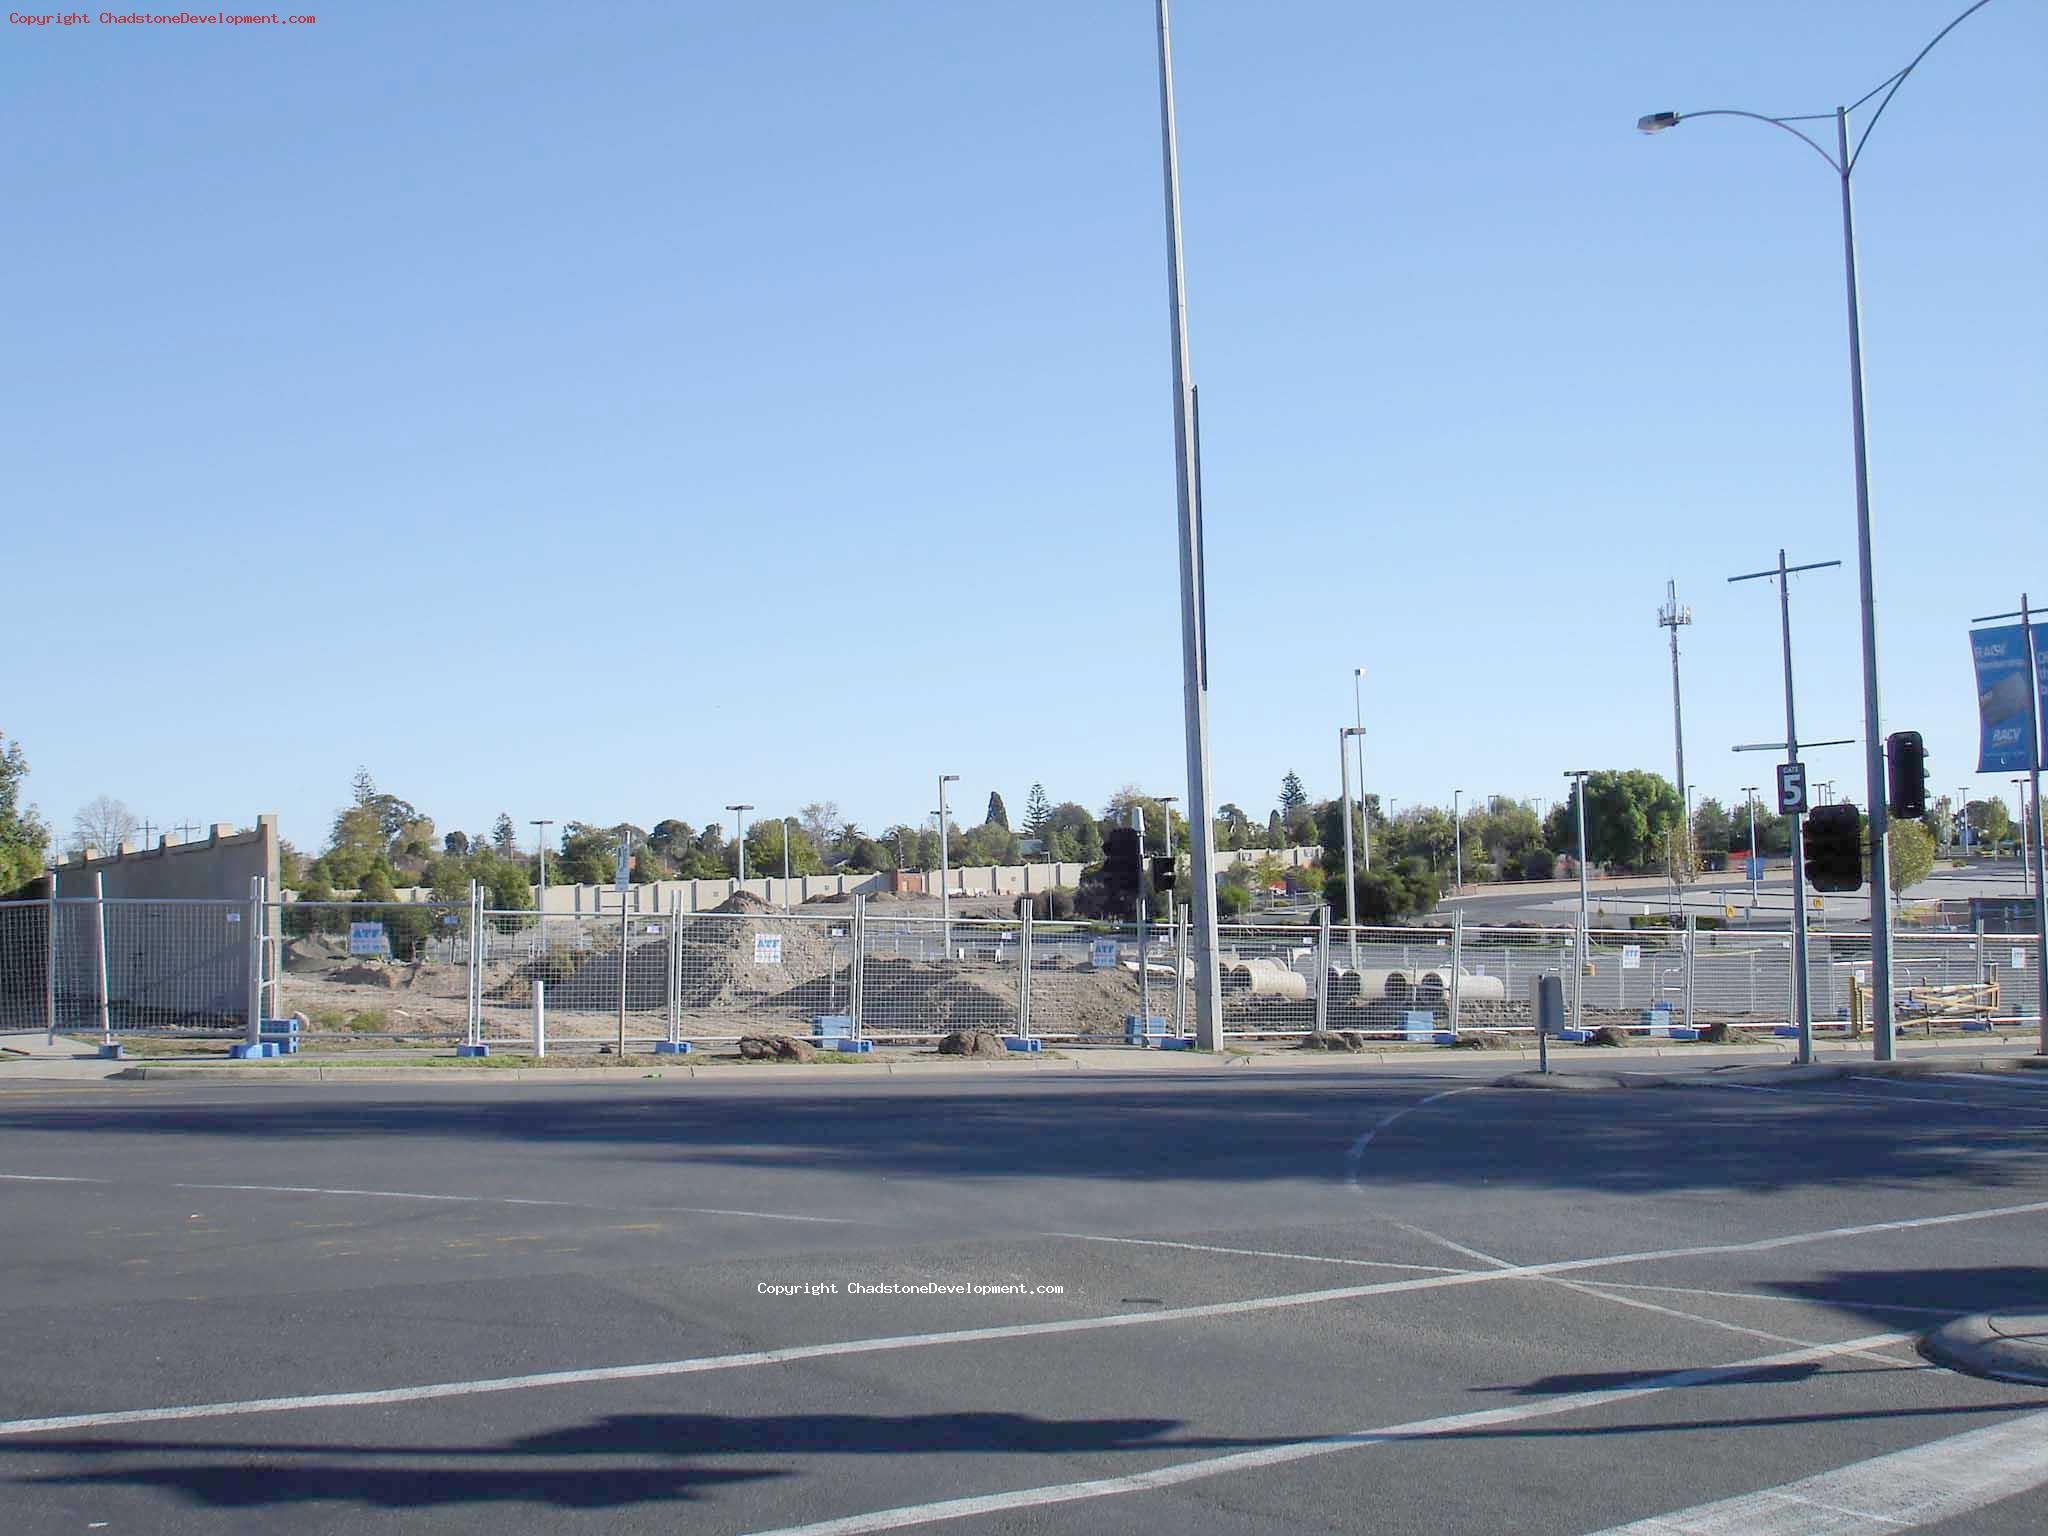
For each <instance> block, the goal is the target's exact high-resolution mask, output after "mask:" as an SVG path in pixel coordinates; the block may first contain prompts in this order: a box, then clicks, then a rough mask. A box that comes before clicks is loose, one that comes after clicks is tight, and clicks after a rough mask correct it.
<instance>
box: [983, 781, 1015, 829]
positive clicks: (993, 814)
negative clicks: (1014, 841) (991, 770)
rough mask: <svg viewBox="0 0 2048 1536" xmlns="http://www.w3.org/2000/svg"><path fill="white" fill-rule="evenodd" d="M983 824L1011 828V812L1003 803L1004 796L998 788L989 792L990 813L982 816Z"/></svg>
mask: <svg viewBox="0 0 2048 1536" xmlns="http://www.w3.org/2000/svg"><path fill="white" fill-rule="evenodd" d="M981 820H982V825H984V826H990V827H1001V828H1002V829H1003V830H1004V831H1005V832H1007V831H1009V830H1010V812H1009V809H1008V808H1007V807H1006V806H1005V805H1004V804H1003V797H1002V795H1001V793H1000V792H999V791H997V790H993V789H992V790H990V791H989V792H988V814H987V815H986V816H984V817H982V819H981Z"/></svg>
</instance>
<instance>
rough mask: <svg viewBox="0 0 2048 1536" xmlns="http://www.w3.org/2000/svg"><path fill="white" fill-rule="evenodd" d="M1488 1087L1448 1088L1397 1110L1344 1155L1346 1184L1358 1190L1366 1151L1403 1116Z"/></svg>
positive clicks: (1479, 1085)
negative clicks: (1360, 1170)
mask: <svg viewBox="0 0 2048 1536" xmlns="http://www.w3.org/2000/svg"><path fill="white" fill-rule="evenodd" d="M1487 1086H1488V1085H1487V1084H1485V1083H1480V1084H1477V1085H1476V1086H1474V1087H1471V1088H1446V1089H1445V1090H1444V1091H1443V1092H1442V1093H1432V1094H1431V1095H1430V1096H1429V1097H1428V1098H1426V1099H1417V1100H1416V1101H1415V1102H1414V1103H1413V1104H1409V1105H1405V1106H1403V1107H1402V1108H1400V1109H1397V1110H1395V1111H1394V1112H1393V1113H1392V1114H1391V1115H1388V1116H1387V1117H1386V1118H1385V1119H1384V1120H1382V1121H1380V1123H1379V1124H1378V1125H1375V1126H1374V1127H1373V1128H1372V1129H1371V1130H1369V1131H1367V1132H1366V1133H1365V1134H1364V1135H1363V1136H1361V1137H1359V1138H1358V1140H1356V1141H1354V1142H1353V1143H1351V1146H1350V1148H1349V1150H1347V1151H1346V1152H1345V1154H1344V1182H1345V1183H1346V1184H1348V1185H1350V1186H1351V1187H1352V1188H1353V1189H1357V1188H1358V1167H1359V1164H1360V1163H1361V1162H1363V1161H1364V1159H1365V1149H1366V1148H1367V1147H1369V1146H1371V1145H1372V1139H1373V1137H1375V1136H1377V1135H1379V1133H1380V1132H1381V1131H1384V1130H1385V1129H1387V1127H1388V1126H1390V1125H1392V1124H1393V1123H1394V1122H1395V1121H1396V1120H1399V1119H1400V1118H1401V1117H1402V1116H1403V1115H1412V1114H1414V1113H1415V1111H1416V1110H1418V1109H1427V1108H1428V1107H1429V1106H1430V1105H1432V1104H1434V1103H1436V1102H1437V1100H1439V1099H1448V1098H1451V1097H1452V1096H1453V1095H1456V1094H1460V1093H1477V1092H1479V1090H1480V1089H1481V1088H1484V1087H1487Z"/></svg>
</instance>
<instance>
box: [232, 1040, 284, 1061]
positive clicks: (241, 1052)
mask: <svg viewBox="0 0 2048 1536" xmlns="http://www.w3.org/2000/svg"><path fill="white" fill-rule="evenodd" d="M276 1054H277V1042H276V1041H274V1040H265V1041H262V1042H261V1043H259V1044H256V1045H251V1044H249V1042H248V1041H246V1040H238V1041H236V1042H235V1043H234V1044H233V1045H231V1046H229V1047H228V1059H229V1060H231V1061H258V1060H261V1059H262V1058H263V1057H265V1056H275V1055H276Z"/></svg>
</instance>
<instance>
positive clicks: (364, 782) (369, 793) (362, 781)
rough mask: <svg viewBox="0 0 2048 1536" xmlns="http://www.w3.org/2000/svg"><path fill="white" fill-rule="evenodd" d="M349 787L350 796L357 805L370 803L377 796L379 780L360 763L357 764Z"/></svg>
mask: <svg viewBox="0 0 2048 1536" xmlns="http://www.w3.org/2000/svg"><path fill="white" fill-rule="evenodd" d="M348 788H349V796H350V798H351V799H352V800H353V801H354V802H355V803H356V804H357V805H368V804H369V803H370V802H371V801H372V800H374V799H376V798H377V781H376V780H375V779H373V778H371V777H370V770H369V769H367V768H365V767H363V766H362V765H361V764H360V763H359V764H357V765H356V771H355V777H354V778H352V779H350V780H349V781H348Z"/></svg>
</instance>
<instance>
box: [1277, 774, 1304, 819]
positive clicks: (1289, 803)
mask: <svg viewBox="0 0 2048 1536" xmlns="http://www.w3.org/2000/svg"><path fill="white" fill-rule="evenodd" d="M1307 805H1308V791H1307V790H1305V789H1303V788H1302V787H1301V775H1300V774H1298V773H1296V772H1295V771H1294V770H1293V769H1292V768H1290V769H1288V770H1287V773H1286V776H1285V777H1283V778H1282V779H1281V780H1280V820H1281V824H1282V825H1285V824H1286V823H1287V822H1288V821H1290V820H1291V819H1292V818H1293V815H1294V813H1295V812H1296V811H1299V810H1302V809H1304V808H1306V807H1307Z"/></svg>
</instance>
